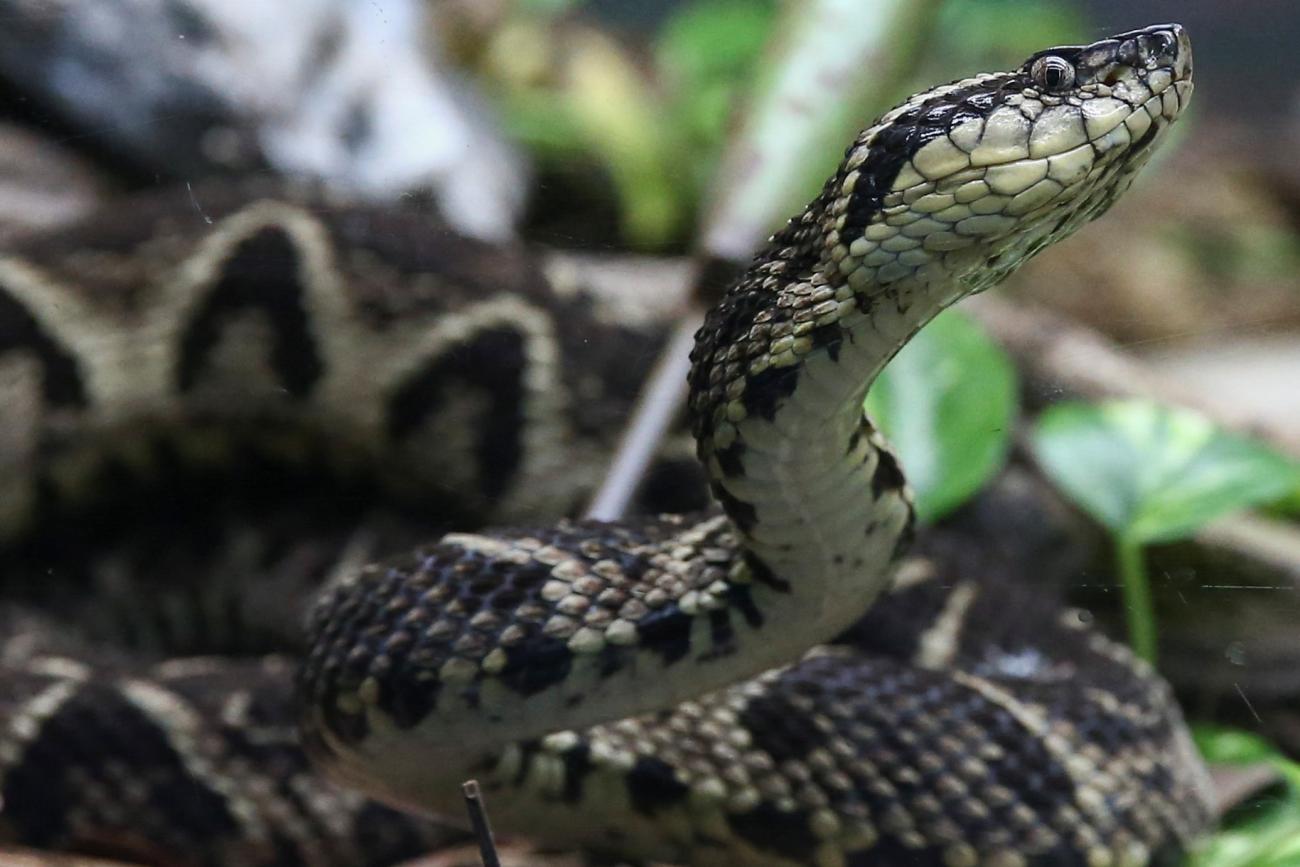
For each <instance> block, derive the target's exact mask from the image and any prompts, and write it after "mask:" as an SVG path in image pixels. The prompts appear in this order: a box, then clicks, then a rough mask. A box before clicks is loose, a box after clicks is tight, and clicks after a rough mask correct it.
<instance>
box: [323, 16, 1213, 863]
mask: <svg viewBox="0 0 1300 867" xmlns="http://www.w3.org/2000/svg"><path fill="white" fill-rule="evenodd" d="M1190 74H1191V58H1190V46H1189V43H1188V41H1187V38H1186V35H1185V33H1184V32H1183V31H1182V29H1181V28H1180V27H1178V26H1176V25H1170V26H1164V27H1155V28H1149V29H1147V30H1142V31H1136V32H1133V33H1127V34H1123V35H1120V36H1117V37H1114V38H1112V39H1108V40H1104V41H1102V42H1099V43H1095V44H1092V45H1089V46H1084V47H1071V48H1055V49H1051V50H1049V51H1046V52H1042V53H1040V54H1038V55H1035V56H1034V57H1032V58H1030V59H1029V60H1028V61H1027V62H1026V63H1025V64H1024V65H1023V66H1022V67H1020V68H1019V69H1016V70H1013V71H1011V72H1008V73H997V74H986V75H980V76H976V77H975V78H972V79H968V80H965V81H960V82H955V83H953V84H950V85H946V86H942V87H939V88H936V89H934V90H931V91H928V92H926V93H923V94H920V95H918V96H916V97H913V98H912V99H911V100H909V101H908V102H906V103H905V104H903V105H901V106H899V107H898V108H896V109H895V110H893V111H891V112H889V113H888V114H886V115H885V116H884V117H882V118H881V119H880V121H878V122H877V123H876V124H875V125H873V126H871V127H870V128H868V129H866V130H865V131H863V132H862V133H861V134H860V135H859V136H858V138H857V139H856V140H855V141H854V142H853V144H852V145H851V146H850V147H849V149H848V151H847V152H846V156H845V159H844V161H843V162H842V164H841V165H840V167H839V169H838V171H837V172H836V173H835V174H834V175H833V176H832V177H831V178H830V179H829V180H828V181H827V183H826V185H825V187H824V189H823V191H822V193H821V195H820V196H819V197H818V198H817V199H815V200H814V201H813V202H812V203H811V204H810V205H809V206H808V208H807V209H806V210H805V211H804V212H803V213H802V214H801V215H800V216H798V217H796V218H795V219H793V220H792V221H791V222H790V223H789V225H788V226H787V227H786V228H785V229H784V230H782V231H781V232H779V233H777V234H776V235H775V236H774V238H773V239H772V241H771V243H770V245H769V247H768V248H767V250H766V251H765V252H764V253H762V254H760V255H759V256H758V258H757V259H756V260H755V262H754V264H753V265H752V266H751V268H750V269H749V271H748V272H747V273H746V274H745V276H743V277H742V278H741V279H740V280H739V281H738V282H737V283H736V285H734V286H733V287H732V288H731V289H730V291H729V292H728V293H727V294H726V296H725V297H724V298H723V300H722V301H721V302H720V303H719V304H718V305H717V306H715V308H714V309H713V310H712V311H711V312H710V314H709V315H708V317H707V318H706V321H705V324H704V325H703V327H702V328H701V329H700V331H699V333H698V334H697V337H696V345H695V350H694V353H693V355H692V370H691V374H690V410H691V417H692V420H693V431H694V434H695V437H696V441H697V447H698V456H699V459H700V461H701V463H702V464H703V465H704V466H705V469H706V471H707V473H708V475H709V478H710V480H711V486H712V490H713V493H714V496H715V498H716V499H717V500H718V502H719V503H720V504H721V506H722V512H708V513H704V514H698V515H691V516H685V517H682V516H677V517H665V518H660V519H657V520H653V521H643V522H637V523H622V524H617V523H616V524H602V523H569V524H561V525H559V526H558V527H554V528H547V529H532V530H505V531H498V532H493V533H485V534H453V535H449V536H446V537H444V538H443V539H442V540H441V541H439V542H438V543H436V544H434V545H430V546H425V547H421V548H418V549H416V550H415V551H414V552H413V553H411V554H410V555H408V556H406V557H404V558H399V559H396V560H392V561H389V562H387V563H383V564H379V565H376V566H372V567H368V568H367V569H364V570H362V571H360V572H359V573H357V574H355V575H352V576H350V577H349V578H347V579H346V580H345V581H343V582H342V583H340V584H339V585H338V586H336V587H334V588H332V589H331V590H330V591H329V592H327V593H326V594H325V596H324V597H323V599H322V600H321V601H320V603H319V604H318V606H317V608H316V611H315V613H314V616H313V621H312V626H311V634H312V650H311V652H310V655H309V657H308V659H307V661H306V663H305V666H304V669H303V675H302V678H301V686H302V693H303V701H304V716H303V728H304V733H305V736H306V738H307V745H308V747H309V749H310V750H311V751H312V752H313V754H314V755H316V756H317V758H318V759H319V760H320V761H321V762H322V763H323V764H324V766H325V767H326V768H327V769H329V770H330V771H331V772H333V773H334V774H335V775H336V776H337V777H338V778H340V779H343V780H345V781H347V782H349V783H351V784H353V785H357V786H360V787H363V788H365V789H366V790H368V791H371V792H373V793H376V794H377V795H379V796H380V797H381V798H383V799H385V800H388V801H391V802H394V803H399V804H405V805H408V806H413V807H416V808H424V809H429V808H432V809H434V810H441V811H443V812H446V811H449V810H451V809H453V804H454V800H453V799H454V796H455V795H456V792H457V789H456V786H455V783H456V782H457V781H459V780H461V779H464V778H467V777H470V776H475V775H478V776H483V777H486V778H487V779H489V780H490V781H491V783H490V784H491V786H492V787H493V789H494V797H493V803H494V805H495V808H496V809H498V810H500V811H502V812H503V813H504V814H505V815H506V816H507V817H508V819H507V821H509V822H510V823H511V824H512V825H513V826H517V827H520V828H522V829H524V830H525V831H528V832H532V833H535V834H538V835H543V834H545V835H547V836H548V837H551V836H556V835H558V836H560V837H561V838H567V839H568V841H569V842H573V843H581V844H582V845H586V846H588V847H596V848H602V847H604V848H609V849H612V850H615V851H622V852H625V853H634V854H638V855H642V856H649V857H656V858H663V859H666V860H681V861H690V862H692V863H725V864H737V863H745V864H764V865H766V864H773V865H775V864H800V863H816V864H819V865H846V864H852V865H867V864H899V863H910V864H945V865H948V867H953V865H967V864H969V865H976V864H981V865H1004V864H1005V865H1016V864H1029V863H1036V864H1076V863H1077V864H1126V863H1145V862H1147V861H1148V860H1149V859H1151V858H1152V857H1163V856H1164V855H1166V854H1167V853H1169V852H1171V851H1175V850H1177V849H1178V848H1180V846H1181V845H1182V844H1184V843H1185V842H1186V841H1187V840H1188V839H1190V837H1191V836H1192V835H1193V834H1194V832H1195V829H1196V828H1198V827H1199V826H1200V825H1201V824H1202V823H1203V821H1204V809H1205V808H1204V797H1203V795H1204V789H1203V785H1202V783H1201V778H1200V776H1199V772H1198V771H1197V770H1196V768H1197V766H1196V763H1195V760H1194V759H1191V758H1190V756H1191V750H1190V749H1189V748H1188V746H1187V744H1186V741H1185V735H1184V734H1183V733H1182V731H1181V728H1180V724H1179V723H1178V722H1177V713H1176V711H1174V710H1173V709H1172V708H1171V707H1170V706H1169V705H1168V704H1166V703H1165V702H1164V701H1159V702H1155V703H1153V702H1152V698H1153V697H1154V695H1155V693H1153V692H1151V691H1150V690H1149V688H1144V690H1145V693H1146V694H1145V696H1144V697H1143V698H1139V699H1138V700H1137V701H1136V702H1134V703H1132V704H1126V703H1125V702H1124V701H1122V700H1120V699H1119V698H1118V697H1117V696H1118V693H1116V692H1115V691H1113V690H1106V689H1100V688H1098V687H1097V686H1095V685H1090V684H1088V682H1087V680H1086V679H1085V678H1083V677H1082V674H1083V670H1084V669H1083V665H1082V664H1081V662H1080V661H1078V660H1075V661H1070V662H1065V661H1062V660H1056V659H1054V658H1049V657H1048V656H1046V655H1044V656H1036V655H1034V654H1029V655H1027V656H1026V655H1023V653H1022V651H1023V650H1024V648H1023V647H1018V648H1013V650H1012V652H1011V655H1010V656H1009V657H1008V656H1007V655H1006V652H1002V653H1001V654H1000V653H999V652H998V651H996V650H992V649H991V648H989V647H984V648H983V649H982V651H981V652H978V653H976V654H975V655H974V657H973V658H971V657H965V656H963V653H962V652H961V651H960V649H959V648H958V647H957V646H956V645H957V642H956V640H955V639H954V638H953V637H952V636H951V635H948V636H946V637H945V636H944V634H943V628H944V618H942V617H940V618H938V621H937V622H936V624H935V627H934V628H935V630H937V631H935V632H933V633H931V634H930V635H929V636H928V637H926V638H925V639H924V640H923V641H922V646H921V647H920V648H918V649H917V652H916V654H915V656H914V658H912V659H911V660H909V662H910V663H911V665H908V666H904V665H900V662H899V660H882V659H878V658H875V657H873V656H868V655H865V654H862V653H861V652H860V651H858V650H856V649H854V648H853V646H852V644H853V643H852V642H850V643H849V645H843V644H841V645H840V646H839V647H838V648H832V649H829V650H825V649H821V650H813V651H811V653H810V651H809V648H810V647H813V646H814V645H817V644H819V643H823V642H827V641H831V640H833V639H835V638H836V637H837V636H841V635H843V634H844V633H845V632H846V630H852V627H853V626H854V624H855V622H857V621H858V620H859V618H861V617H862V616H863V614H864V612H865V611H867V609H868V608H869V606H870V605H871V603H872V602H873V601H874V600H875V599H876V598H877V597H878V596H879V595H880V594H881V592H882V591H883V590H884V589H885V588H886V586H887V585H888V583H889V582H890V580H891V577H892V576H893V574H894V573H893V571H892V569H891V565H892V564H894V563H896V561H897V560H898V557H899V553H900V551H901V549H902V547H903V546H904V544H905V543H906V541H907V539H908V537H909V535H910V530H911V523H912V510H911V504H910V495H909V493H908V491H907V488H906V486H905V483H904V479H903V476H902V474H901V472H900V470H899V467H898V464H897V462H896V460H895V458H894V457H893V456H892V454H891V453H890V451H889V449H888V447H887V446H886V445H885V443H884V442H883V441H882V439H881V437H880V436H879V434H878V433H876V431H875V430H874V428H873V427H872V425H871V423H870V421H869V420H868V419H866V418H865V417H864V415H863V411H862V401H863V398H864V395H865V392H866V389H867V386H868V384H869V383H870V381H871V380H872V379H873V377H874V376H875V375H876V374H877V373H878V372H879V370H880V369H881V368H882V367H883V365H884V364H885V363H886V362H887V361H888V360H889V358H890V357H892V355H893V354H894V353H895V352H896V351H897V350H898V348H899V347H900V346H902V345H903V344H904V343H905V342H906V341H907V339H908V338H909V337H910V336H911V335H912V334H914V333H915V332H916V331H917V330H918V329H920V328H921V327H922V326H923V325H924V324H925V323H926V322H928V321H929V320H930V318H931V317H933V316H934V315H935V314H936V313H938V312H939V311H940V310H942V309H943V308H945V307H946V306H948V305H950V304H952V303H954V302H955V301H957V300H958V299H960V298H961V297H963V296H964V295H967V294H969V293H971V292H978V291H982V290H984V289H986V288H988V287H989V286H991V285H994V284H995V283H997V282H998V281H999V280H1001V279H1002V278H1003V277H1004V276H1005V275H1006V274H1008V273H1009V272H1011V271H1012V270H1014V269H1015V268H1016V267H1017V266H1019V265H1020V264H1021V263H1023V262H1024V261H1025V260H1027V259H1028V258H1029V257H1030V256H1032V255H1034V254H1036V253H1037V252H1039V251H1040V250H1042V249H1044V248H1045V247H1047V246H1049V245H1050V244H1052V243H1054V242H1055V241H1057V240H1059V239H1060V238H1063V237H1065V236H1067V235H1069V234H1070V233H1072V232H1073V231H1075V230H1076V229H1077V228H1079V227H1080V226H1082V225H1083V224H1085V223H1087V222H1088V221H1090V220H1092V219H1094V218H1096V217H1097V216H1099V215H1100V214H1102V213H1104V212H1105V211H1106V210H1107V209H1108V208H1109V207H1110V206H1111V204H1112V203H1113V202H1114V201H1115V200H1116V198H1117V197H1118V196H1120V195H1121V194H1122V193H1123V192H1124V191H1125V190H1126V189H1127V188H1128V186H1129V184H1130V182H1131V181H1132V179H1133V177H1134V175H1135V173H1136V172H1137V171H1138V170H1139V169H1140V168H1141V166H1142V165H1144V164H1145V163H1146V161H1147V158H1148V157H1149V156H1150V154H1151V152H1152V150H1153V148H1154V146H1155V144H1156V142H1157V141H1158V140H1159V139H1160V138H1161V135H1162V134H1163V132H1164V131H1165V129H1167V127H1168V126H1169V125H1170V123H1172V122H1173V120H1174V119H1175V118H1176V117H1177V116H1178V114H1179V113H1180V111H1181V110H1182V106H1183V103H1184V102H1185V100H1186V99H1187V98H1188V96H1189V95H1190V87H1191V84H1190ZM958 587H960V585H958ZM945 604H946V605H949V606H952V609H953V613H952V615H951V617H952V618H953V619H955V618H957V617H958V615H957V613H956V612H958V611H960V609H962V608H963V607H965V606H968V605H970V604H973V600H972V599H971V598H969V594H968V593H962V592H959V590H956V589H954V590H953V591H952V593H951V594H950V595H949V596H948V599H947V602H946V603H945ZM1058 626H1060V627H1061V628H1062V629H1064V624H1058ZM1054 640H1055V643H1057V644H1059V645H1062V646H1063V645H1065V644H1067V643H1069V642H1070V639H1068V638H1067V637H1066V636H1065V635H1064V634H1058V635H1056V636H1055V637H1054ZM1076 640H1077V639H1076ZM1082 640H1083V641H1084V643H1085V644H1087V645H1088V646H1089V647H1090V653H1091V655H1092V656H1093V657H1095V659H1094V660H1093V661H1094V662H1098V663H1099V664H1100V665H1101V666H1102V668H1104V669H1106V670H1107V674H1106V675H1105V676H1104V677H1103V679H1105V680H1111V681H1114V680H1120V681H1124V680H1128V681H1129V682H1130V683H1132V682H1142V683H1145V684H1148V686H1149V684H1150V682H1151V677H1152V675H1151V673H1150V671H1149V670H1147V669H1146V668H1145V667H1144V666H1143V665H1141V664H1139V663H1136V662H1134V661H1133V660H1131V659H1130V658H1129V657H1128V656H1127V654H1126V653H1124V652H1123V651H1120V650H1118V649H1116V648H1114V647H1111V646H1110V645H1108V644H1106V643H1105V642H1104V641H1102V640H1100V639H1097V638H1096V637H1095V636H1089V637H1087V638H1084V639H1082ZM809 654H810V655H809ZM1017 654H1020V655H1017ZM801 656H803V660H802V661H800V662H795V661H797V660H799V659H800V657H801ZM792 662H795V664H793V665H791V663H792ZM927 663H928V664H929V665H927ZM947 664H954V665H955V667H953V668H950V669H949V668H944V669H943V670H942V671H941V672H937V671H935V670H933V669H932V668H931V666H940V667H942V666H945V665H947ZM782 666H788V667H784V668H783V667H782ZM746 678H755V679H750V680H746ZM736 684H739V685H736ZM1121 692H1126V693H1129V694H1130V695H1132V693H1131V691H1130V690H1124V689H1122V690H1121ZM1133 697H1134V698H1136V696H1133ZM665 709H667V710H665ZM1102 718H1106V719H1107V723H1106V724H1104V725H1098V721H1099V720H1101V719H1102ZM511 744H514V745H515V746H509V745H511ZM1174 756H1180V757H1181V758H1178V759H1174V758H1173V757H1174ZM1156 792H1159V793H1160V795H1159V797H1156V796H1155V795H1156Z"/></svg>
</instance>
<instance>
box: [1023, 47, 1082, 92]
mask: <svg viewBox="0 0 1300 867" xmlns="http://www.w3.org/2000/svg"><path fill="white" fill-rule="evenodd" d="M1029 74H1030V75H1032V76H1033V77H1034V83H1035V84H1037V85H1038V86H1039V87H1041V88H1042V89H1043V90H1045V91H1047V92H1048V93H1060V92H1061V91H1064V90H1069V89H1070V88H1071V87H1073V86H1074V65H1073V64H1072V63H1070V61H1068V60H1066V59H1065V58H1063V57H1057V56H1055V55H1051V54H1049V55H1048V56H1046V57H1040V58H1038V59H1037V60H1035V61H1034V66H1033V68H1032V69H1030V70H1029Z"/></svg>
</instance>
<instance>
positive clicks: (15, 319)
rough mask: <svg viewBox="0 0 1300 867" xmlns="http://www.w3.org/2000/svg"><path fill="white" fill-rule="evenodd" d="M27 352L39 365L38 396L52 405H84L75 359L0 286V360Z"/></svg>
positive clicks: (81, 385) (83, 389) (83, 387)
mask: <svg viewBox="0 0 1300 867" xmlns="http://www.w3.org/2000/svg"><path fill="white" fill-rule="evenodd" d="M14 351H19V352H21V351H27V352H30V353H32V354H33V355H35V356H36V358H37V359H38V360H39V361H40V364H41V373H42V376H41V394H42V395H43V396H44V398H45V402H46V403H49V404H51V405H53V406H64V407H68V406H74V407H82V406H85V405H86V392H85V386H84V385H83V383H82V381H81V373H80V371H79V370H78V368H77V360H76V359H75V358H73V357H72V356H71V355H69V354H68V353H66V352H64V351H63V349H62V348H61V347H60V346H59V344H58V343H56V342H55V341H54V340H53V339H52V338H51V337H50V336H49V335H48V334H46V333H45V331H44V330H43V329H42V328H41V325H40V323H39V322H37V320H36V317H34V316H32V314H31V312H30V311H29V310H28V309H27V308H26V307H24V306H23V305H22V304H21V303H20V302H19V301H18V300H17V299H16V298H14V296H12V295H10V294H9V293H8V292H6V291H4V287H2V286H0V357H3V356H4V355H5V354H6V353H9V352H14Z"/></svg>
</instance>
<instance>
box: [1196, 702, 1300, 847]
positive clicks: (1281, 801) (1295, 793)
mask: <svg viewBox="0 0 1300 867" xmlns="http://www.w3.org/2000/svg"><path fill="white" fill-rule="evenodd" d="M1196 742H1197V745H1198V746H1199V747H1200V749H1201V753H1202V755H1204V756H1205V758H1206V759H1207V760H1209V761H1211V762H1219V763H1227V764H1249V763H1264V764H1268V765H1271V766H1272V767H1273V768H1275V769H1276V770H1277V771H1278V772H1279V773H1280V774H1281V775H1282V778H1283V780H1284V781H1285V788H1284V789H1283V791H1282V793H1281V794H1280V795H1274V794H1269V795H1266V796H1263V797H1260V798H1257V799H1255V800H1254V801H1253V802H1251V803H1250V804H1247V805H1243V807H1241V808H1239V809H1237V810H1234V811H1233V812H1232V813H1230V814H1229V815H1228V817H1227V819H1226V821H1225V822H1224V826H1223V827H1222V828H1220V829H1219V830H1218V831H1217V832H1216V833H1215V834H1214V835H1213V836H1212V837H1210V838H1209V839H1208V840H1206V841H1205V842H1204V843H1203V844H1202V845H1201V846H1200V847H1199V848H1198V849H1197V851H1196V852H1194V853H1193V855H1192V857H1191V858H1190V859H1189V867H1295V865H1296V864H1300V764H1296V763H1295V762H1293V761H1290V760H1288V759H1287V758H1286V757H1284V756H1282V755H1281V754H1280V753H1279V752H1278V751H1277V750H1276V749H1275V748H1273V747H1272V746H1270V745H1269V744H1267V743H1265V742H1264V741H1262V740H1260V739H1259V738H1257V737H1256V736H1254V735H1251V734H1247V733H1246V732H1241V731H1235V730H1232V729H1220V728H1211V727H1202V728H1200V729H1198V730H1197V731H1196Z"/></svg>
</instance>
